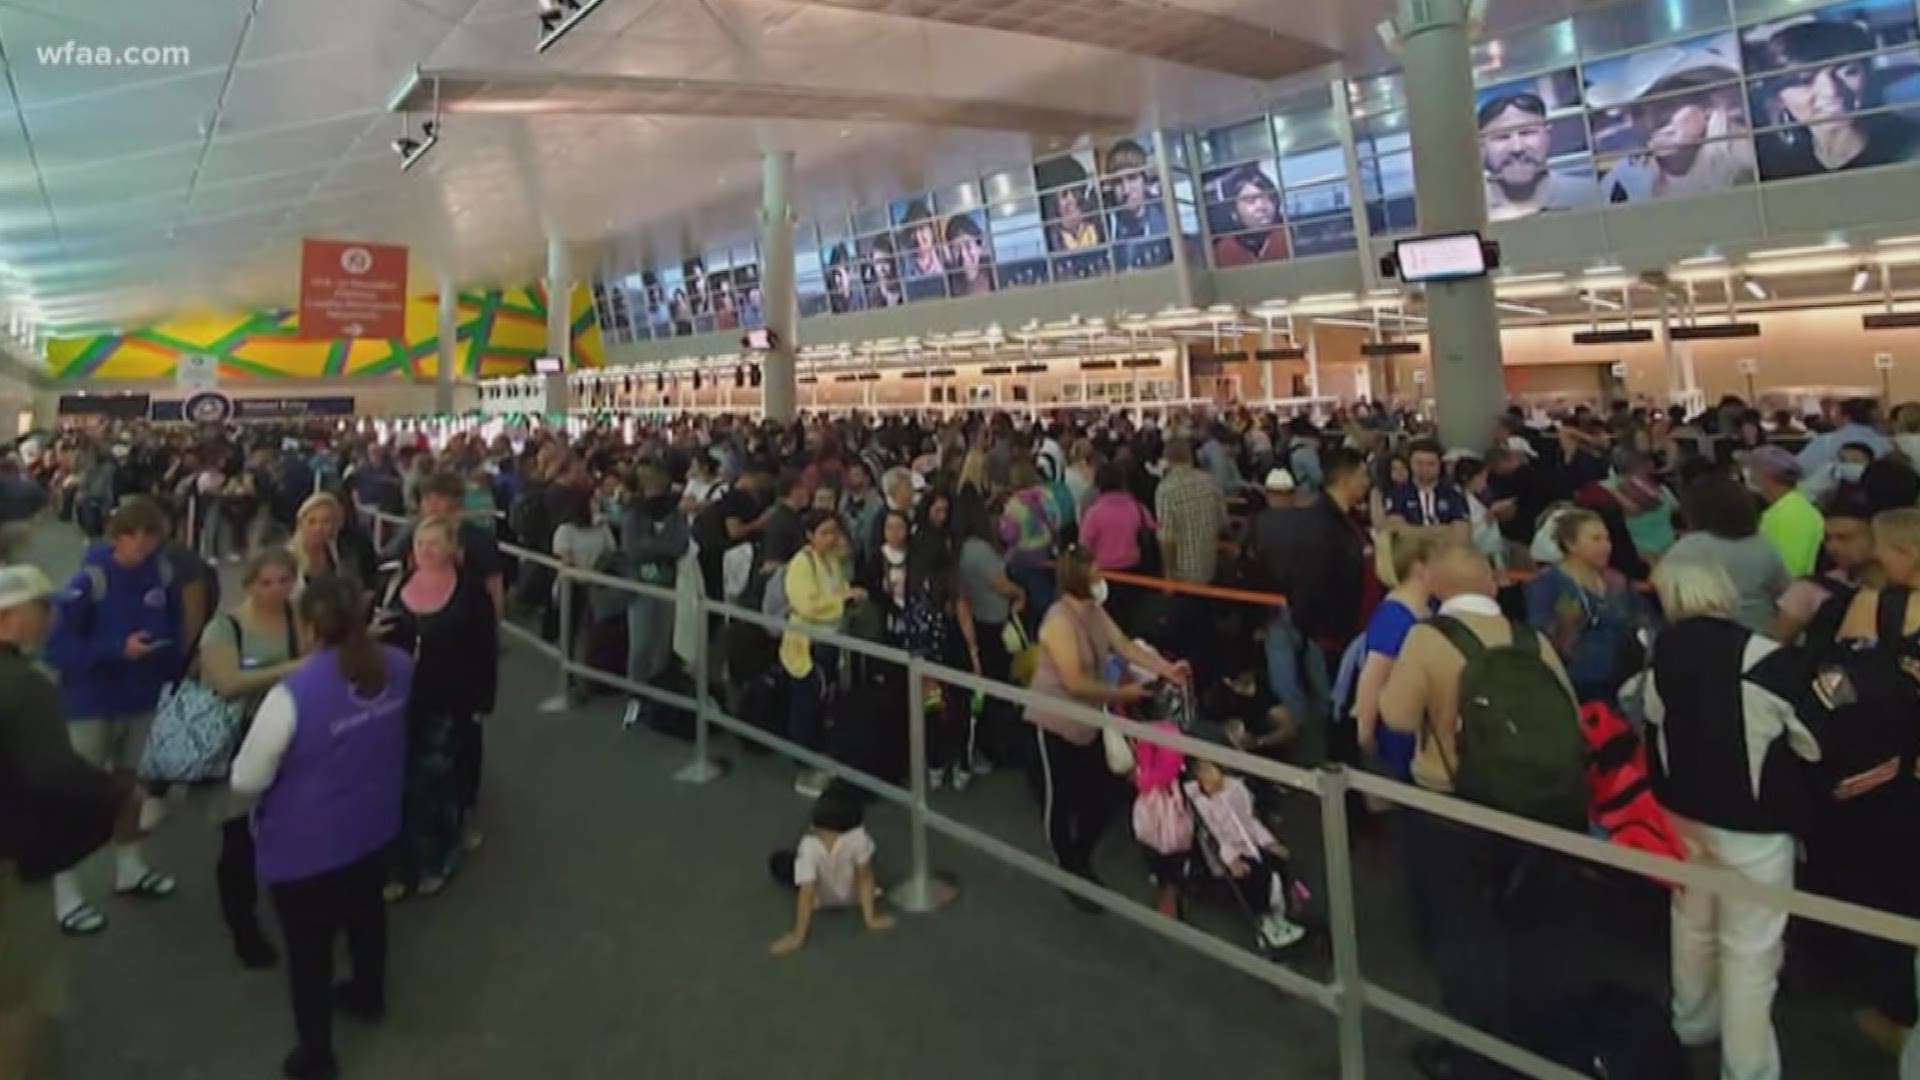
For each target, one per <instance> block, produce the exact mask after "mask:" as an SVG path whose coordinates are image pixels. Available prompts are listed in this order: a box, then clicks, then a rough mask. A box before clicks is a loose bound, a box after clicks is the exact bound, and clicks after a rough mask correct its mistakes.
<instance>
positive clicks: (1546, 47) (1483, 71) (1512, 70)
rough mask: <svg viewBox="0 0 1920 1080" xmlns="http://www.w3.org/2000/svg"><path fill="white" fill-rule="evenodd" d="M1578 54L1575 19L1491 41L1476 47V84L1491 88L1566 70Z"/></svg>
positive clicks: (1484, 41)
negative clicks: (1532, 74)
mask: <svg viewBox="0 0 1920 1080" xmlns="http://www.w3.org/2000/svg"><path fill="white" fill-rule="evenodd" d="M1577 52H1578V50H1577V49H1576V48H1575V47H1574V34H1573V20H1572V19H1561V20H1560V21H1559V22H1551V23H1545V24H1543V25H1540V26H1533V27H1529V28H1527V29H1525V30H1520V31H1516V32H1514V33H1511V34H1507V35H1505V36H1503V37H1497V38H1487V39H1485V40H1483V41H1481V42H1480V43H1478V44H1477V45H1475V46H1474V47H1473V81H1474V84H1475V85H1476V86H1489V85H1492V84H1494V83H1498V82H1505V81H1507V80H1509V79H1512V78H1513V77H1514V76H1515V75H1524V74H1526V73H1528V72H1534V71H1546V70H1549V69H1553V68H1559V67H1565V66H1567V65H1568V64H1571V63H1573V62H1574V60H1575V59H1576V58H1577Z"/></svg>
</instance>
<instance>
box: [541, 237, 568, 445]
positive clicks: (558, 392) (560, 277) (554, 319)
mask: <svg viewBox="0 0 1920 1080" xmlns="http://www.w3.org/2000/svg"><path fill="white" fill-rule="evenodd" d="M572 301H573V253H572V252H571V251H569V250H568V249H567V242H566V241H565V240H561V239H559V238H558V237H554V238H551V239H549V240H548V241H547V355H548V356H557V357H559V358H560V371H561V374H559V375H549V376H547V377H546V379H545V386H546V392H547V400H546V404H545V407H546V410H547V411H548V412H550V413H563V412H566V411H567V410H568V409H570V408H572V407H573V396H572V388H571V387H570V386H569V385H568V383H567V376H566V374H565V373H566V372H567V371H568V370H570V369H571V368H572V367H573V302H572Z"/></svg>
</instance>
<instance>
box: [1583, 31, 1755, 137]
mask: <svg viewBox="0 0 1920 1080" xmlns="http://www.w3.org/2000/svg"><path fill="white" fill-rule="evenodd" d="M1739 78H1740V45H1739V42H1738V40H1737V39H1736V38H1735V36H1734V33H1733V31H1731V30H1729V31H1727V32H1725V33H1721V34H1708V35H1705V36H1703V37H1697V38H1691V39H1689V40H1687V41H1679V42H1675V43H1673V44H1671V45H1663V46H1661V47H1660V48H1657V49H1648V50H1646V51H1644V52H1637V53H1630V54H1627V55H1625V56H1616V57H1613V58H1611V59H1607V60H1596V61H1594V62H1593V63H1591V64H1588V65H1587V66H1586V68H1585V79H1586V100H1587V105H1588V107H1589V108H1594V109H1616V108H1619V107H1620V106H1626V105H1632V104H1634V103H1635V102H1640V101H1645V100H1648V99H1650V98H1657V97H1662V96H1665V95H1671V94H1675V93H1680V92H1684V91H1690V90H1697V89H1700V88H1703V87H1707V86H1714V85H1723V84H1726V83H1730V82H1733V81H1735V80H1737V79H1739ZM1595 124H1596V127H1597V126H1598V124H1599V121H1597V120H1596V121H1595Z"/></svg>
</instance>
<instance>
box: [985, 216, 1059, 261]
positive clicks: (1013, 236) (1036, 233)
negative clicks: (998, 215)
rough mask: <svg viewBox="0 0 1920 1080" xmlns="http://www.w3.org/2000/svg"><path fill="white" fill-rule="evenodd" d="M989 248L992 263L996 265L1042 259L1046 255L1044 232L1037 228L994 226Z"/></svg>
mask: <svg viewBox="0 0 1920 1080" xmlns="http://www.w3.org/2000/svg"><path fill="white" fill-rule="evenodd" d="M991 247H992V249H993V261H994V262H997V263H1011V262H1019V261H1021V260H1023V259H1032V258H1035V257H1044V256H1045V255H1046V253H1047V237H1046V231H1045V230H1044V229H1041V228H1039V227H1038V226H1036V227H1033V228H1028V229H1006V228H1001V227H1000V226H999V225H998V224H996V225H995V226H994V229H993V238H992V244H991Z"/></svg>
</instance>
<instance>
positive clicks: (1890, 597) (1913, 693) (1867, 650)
mask: <svg viewBox="0 0 1920 1080" xmlns="http://www.w3.org/2000/svg"><path fill="white" fill-rule="evenodd" d="M1909 596H1910V593H1909V592H1908V591H1907V590H1906V589H1900V588H1888V589H1882V590H1881V591H1880V596H1879V603H1878V606H1877V608H1876V610H1875V613H1874V638H1875V640H1874V641H1873V642H1872V643H1871V644H1869V643H1865V642H1835V643H1833V644H1832V645H1831V646H1830V647H1829V648H1828V649H1826V650H1825V651H1824V652H1822V653H1818V654H1816V655H1815V657H1814V663H1813V686H1812V693H1813V697H1814V700H1815V702H1817V704H1818V706H1819V708H1818V715H1819V718H1820V719H1819V724H1818V726H1817V729H1816V730H1815V732H1814V735H1815V737H1816V738H1817V739H1818V740H1819V743H1820V762H1819V764H1818V765H1817V766H1816V776H1817V777H1818V778H1819V784H1820V788H1821V790H1822V792H1823V793H1824V794H1825V795H1827V796H1828V797H1829V798H1832V799H1834V800H1836V801H1844V800H1847V799H1854V798H1858V797H1859V796H1861V795H1865V794H1867V793H1868V792H1870V791H1873V790H1875V789H1878V788H1880V787H1884V786H1885V785H1887V784H1889V783H1892V782H1893V781H1895V780H1897V779H1900V778H1901V777H1904V776H1906V775H1908V774H1909V773H1911V772H1912V770H1913V764H1914V761H1915V759H1916V757H1920V722H1916V710H1920V685H1917V684H1916V683H1915V682H1914V680H1913V678H1912V677H1911V676H1909V675H1908V674H1907V673H1906V671H1905V670H1904V669H1903V668H1902V667H1901V660H1900V652H1901V648H1900V647H1901V642H1902V639H1903V638H1904V637H1905V633H1904V630H1905V627H1906V616H1907V601H1908V598H1909ZM1848 599H1849V602H1850V601H1851V598H1850V597H1849V598H1848Z"/></svg>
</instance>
